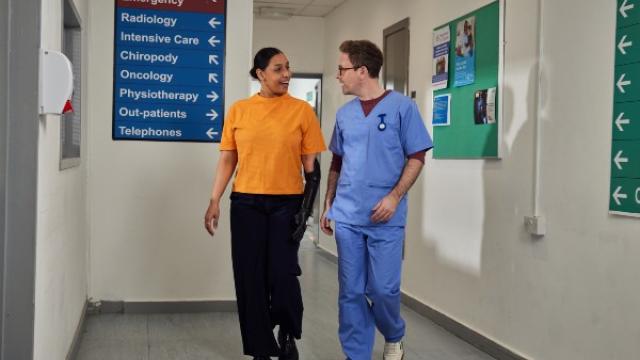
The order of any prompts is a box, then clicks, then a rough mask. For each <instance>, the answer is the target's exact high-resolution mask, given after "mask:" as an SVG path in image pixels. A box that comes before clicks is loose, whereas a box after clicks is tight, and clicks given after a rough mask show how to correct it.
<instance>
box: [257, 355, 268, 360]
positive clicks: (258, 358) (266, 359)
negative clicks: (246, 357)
mask: <svg viewBox="0 0 640 360" xmlns="http://www.w3.org/2000/svg"><path fill="white" fill-rule="evenodd" d="M253 360H271V358H270V357H268V356H254V357H253Z"/></svg>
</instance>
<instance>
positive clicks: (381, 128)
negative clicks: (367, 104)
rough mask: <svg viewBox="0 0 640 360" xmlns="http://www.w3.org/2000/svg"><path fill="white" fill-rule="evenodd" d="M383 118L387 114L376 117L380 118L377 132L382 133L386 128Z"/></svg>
mask: <svg viewBox="0 0 640 360" xmlns="http://www.w3.org/2000/svg"><path fill="white" fill-rule="evenodd" d="M385 116H387V114H380V115H378V117H379V118H380V123H379V124H378V130H380V131H384V130H385V129H386V128H387V124H385V123H384V117H385Z"/></svg>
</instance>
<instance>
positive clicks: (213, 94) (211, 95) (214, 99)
mask: <svg viewBox="0 0 640 360" xmlns="http://www.w3.org/2000/svg"><path fill="white" fill-rule="evenodd" d="M218 98H219V96H218V94H216V92H215V91H212V92H211V94H207V99H211V102H215V101H216V100H218Z"/></svg>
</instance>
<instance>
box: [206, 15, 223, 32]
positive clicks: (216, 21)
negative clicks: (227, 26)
mask: <svg viewBox="0 0 640 360" xmlns="http://www.w3.org/2000/svg"><path fill="white" fill-rule="evenodd" d="M220 24H222V23H221V22H220V21H218V20H216V18H214V17H212V18H211V20H209V25H210V26H211V27H212V28H214V29H215V28H216V25H220Z"/></svg>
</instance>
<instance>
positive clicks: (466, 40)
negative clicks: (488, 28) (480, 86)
mask: <svg viewBox="0 0 640 360" xmlns="http://www.w3.org/2000/svg"><path fill="white" fill-rule="evenodd" d="M475 28H476V17H475V16H472V17H468V18H466V19H464V20H462V21H459V22H458V24H457V25H456V56H455V59H456V60H455V65H456V67H455V69H456V73H455V79H454V86H456V87H457V86H464V85H469V84H473V83H474V82H475V80H476V48H475V45H476V44H475V40H476V32H475Z"/></svg>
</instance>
